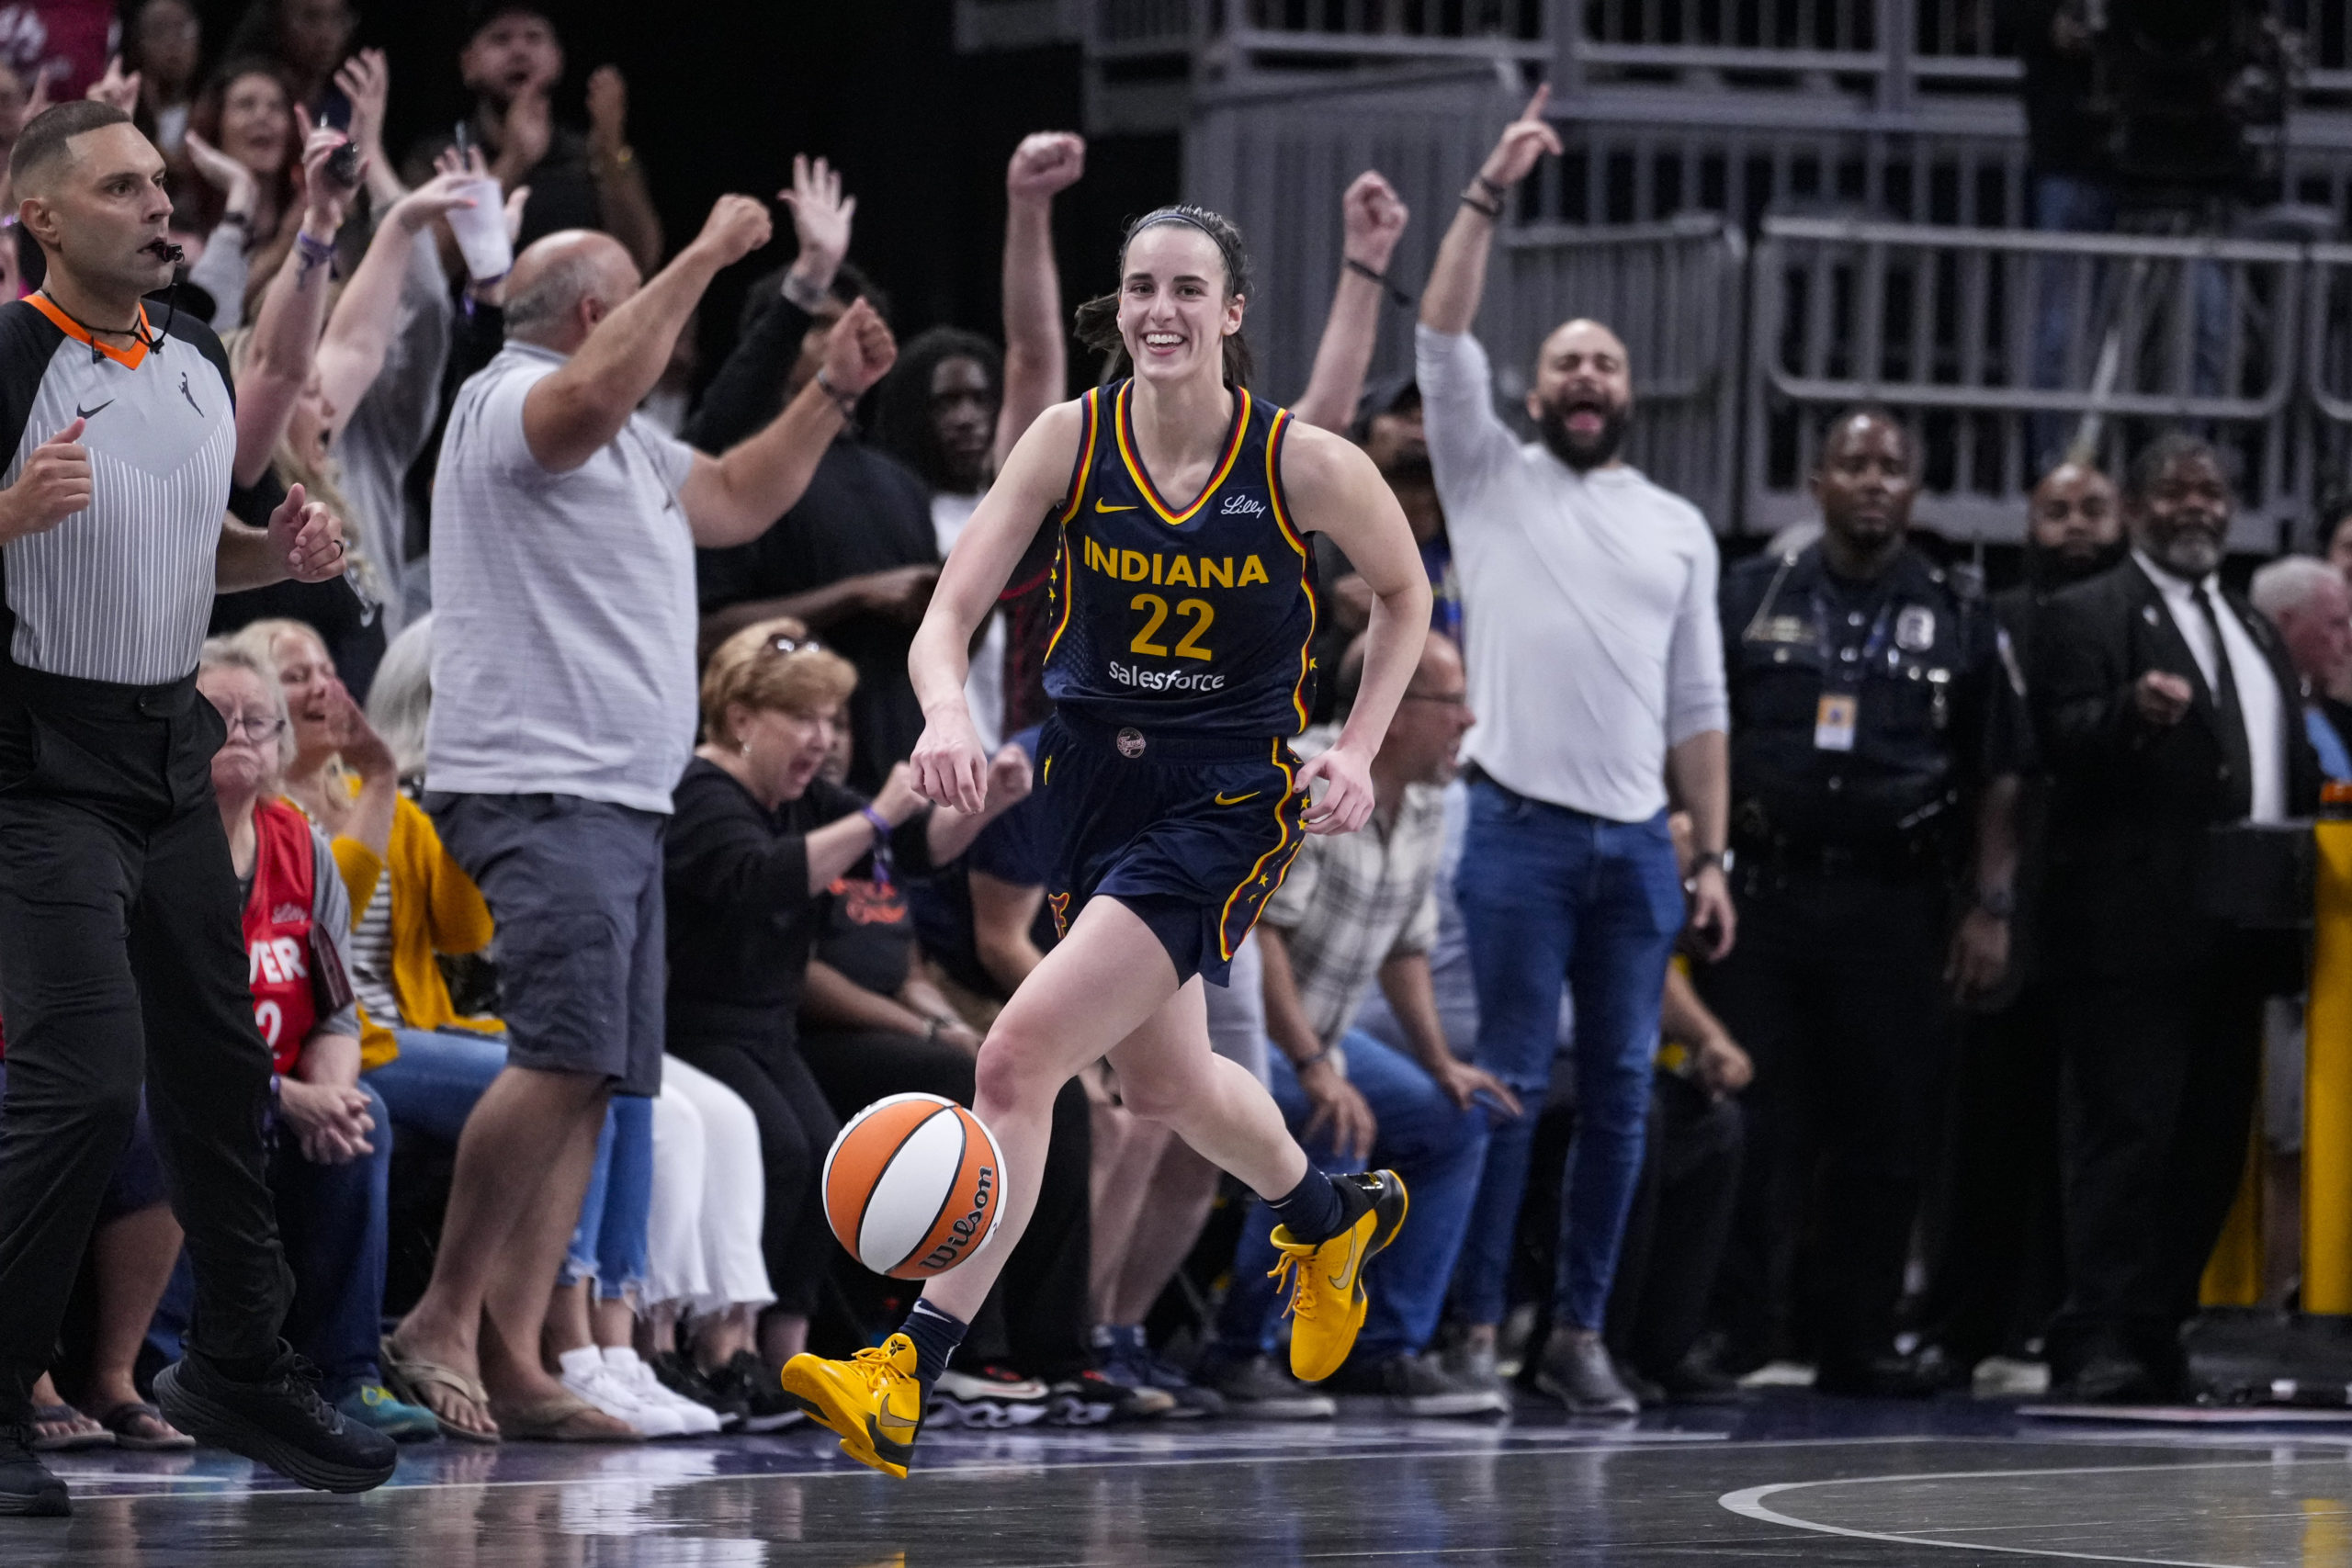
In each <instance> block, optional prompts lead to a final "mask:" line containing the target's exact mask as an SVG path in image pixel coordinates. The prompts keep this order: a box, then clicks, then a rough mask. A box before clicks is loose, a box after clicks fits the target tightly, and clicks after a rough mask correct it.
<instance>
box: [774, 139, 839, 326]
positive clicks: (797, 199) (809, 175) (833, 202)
mask: <svg viewBox="0 0 2352 1568" xmlns="http://www.w3.org/2000/svg"><path fill="white" fill-rule="evenodd" d="M775 194H776V199H777V200H778V201H781V202H783V203H784V205H785V206H786V208H787V209H790V211H791V213H792V233H793V237H794V238H795V239H797V240H798V241H799V242H800V256H799V259H798V260H797V261H795V262H794V263H793V264H792V270H793V271H794V272H795V273H797V274H800V275H801V276H802V277H803V280H804V281H805V282H806V283H807V284H808V286H809V288H812V289H813V290H814V291H815V292H817V293H820V294H821V293H823V292H824V291H825V290H826V289H828V288H831V287H832V286H833V274H834V273H836V272H838V271H840V270H841V265H842V259H843V258H844V257H846V256H847V255H848V254H849V233H850V222H851V220H853V219H854V218H855V217H856V216H857V197H854V196H843V195H842V176H841V173H840V171H838V170H836V169H835V168H834V167H833V166H832V165H831V164H828V163H826V162H825V160H823V159H822V158H811V157H809V156H808V155H807V154H806V153H802V152H795V153H794V154H793V155H792V188H791V189H789V190H780V191H778V192H776V193H775Z"/></svg>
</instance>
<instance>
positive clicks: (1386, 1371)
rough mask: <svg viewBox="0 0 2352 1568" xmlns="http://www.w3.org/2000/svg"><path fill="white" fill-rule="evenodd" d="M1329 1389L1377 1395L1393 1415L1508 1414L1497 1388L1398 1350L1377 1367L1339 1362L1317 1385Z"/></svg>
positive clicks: (1505, 1400)
mask: <svg viewBox="0 0 2352 1568" xmlns="http://www.w3.org/2000/svg"><path fill="white" fill-rule="evenodd" d="M1320 1386H1321V1387H1323V1388H1324V1389H1326V1390H1328V1391H1329V1392H1330V1393H1353V1394H1374V1395H1377V1396H1378V1397H1379V1398H1380V1400H1381V1401H1382V1403H1383V1404H1385V1406H1386V1407H1387V1411H1388V1414H1390V1415H1391V1416H1508V1415H1510V1397H1509V1396H1508V1395H1506V1394H1505V1393H1503V1391H1502V1390H1501V1389H1499V1388H1490V1387H1487V1386H1485V1385H1483V1384H1479V1383H1475V1382H1470V1381H1469V1380H1468V1379H1466V1378H1460V1377H1456V1376H1455V1375H1454V1374H1453V1373H1452V1372H1449V1371H1446V1370H1445V1368H1444V1367H1443V1366H1442V1365H1441V1364H1440V1363H1439V1362H1438V1360H1437V1359H1436V1358H1434V1357H1424V1356H1415V1355H1411V1354H1409V1353H1408V1354H1401V1355H1396V1356H1391V1357H1389V1358H1388V1359H1386V1360H1385V1361H1382V1362H1380V1363H1379V1364H1378V1365H1376V1366H1369V1367H1359V1366H1357V1365H1356V1364H1355V1363H1354V1362H1353V1361H1350V1362H1349V1363H1348V1364H1347V1365H1345V1366H1343V1367H1341V1368H1340V1370H1339V1371H1338V1372H1337V1373H1335V1374H1334V1375H1333V1376H1332V1377H1331V1378H1330V1379H1329V1381H1328V1382H1324V1383H1323V1384H1321V1385H1320Z"/></svg>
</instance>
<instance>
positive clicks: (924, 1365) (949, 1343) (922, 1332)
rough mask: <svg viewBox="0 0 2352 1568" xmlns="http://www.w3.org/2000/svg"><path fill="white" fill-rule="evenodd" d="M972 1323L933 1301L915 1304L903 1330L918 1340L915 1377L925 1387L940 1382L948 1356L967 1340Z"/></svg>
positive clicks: (902, 1326)
mask: <svg viewBox="0 0 2352 1568" xmlns="http://www.w3.org/2000/svg"><path fill="white" fill-rule="evenodd" d="M971 1326H972V1325H970V1324H968V1323H966V1322H965V1321H963V1320H962V1319H961V1318H956V1317H950V1316H948V1315H947V1314H945V1313H944V1312H942V1311H940V1310H939V1309H938V1308H937V1307H935V1306H933V1305H932V1304H931V1303H929V1302H917V1303H915V1310H914V1311H912V1312H910V1313H909V1314H907V1321H906V1322H905V1323H903V1324H901V1325H899V1333H901V1334H903V1335H905V1336H906V1337H908V1338H910V1339H911V1340H913V1341H914V1342H915V1377H916V1379H917V1380H918V1381H920V1382H922V1385H923V1386H924V1387H925V1388H929V1387H930V1386H931V1385H932V1384H933V1383H935V1382H938V1381H939V1374H940V1373H942V1372H944V1371H946V1370H947V1359H948V1358H949V1357H950V1356H953V1355H954V1354H955V1353H956V1347H957V1346H958V1345H961V1344H962V1343H964V1335H965V1333H966V1332H967V1330H969V1329H970V1327H971Z"/></svg>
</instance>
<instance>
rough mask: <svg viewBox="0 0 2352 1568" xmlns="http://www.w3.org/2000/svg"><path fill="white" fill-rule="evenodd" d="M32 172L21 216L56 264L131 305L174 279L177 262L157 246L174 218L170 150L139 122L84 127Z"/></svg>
mask: <svg viewBox="0 0 2352 1568" xmlns="http://www.w3.org/2000/svg"><path fill="white" fill-rule="evenodd" d="M28 174H30V175H31V178H30V179H29V180H28V183H27V184H26V185H25V186H20V187H19V188H18V190H17V197H18V198H19V200H18V204H17V214H18V217H19V218H20V219H21V220H22V221H23V223H24V224H25V226H26V227H27V228H28V229H30V230H31V231H32V232H33V237H34V238H35V239H37V240H39V241H40V243H41V247H42V249H43V250H45V251H47V252H48V253H49V254H50V255H51V256H52V257H54V258H56V261H55V263H53V265H62V266H63V267H65V268H66V269H67V270H68V271H70V272H71V273H73V275H74V277H75V278H76V279H78V280H79V281H80V282H81V283H82V284H83V285H84V286H85V288H91V289H93V290H94V291H97V292H101V293H105V294H109V295H120V296H122V297H123V299H124V309H125V310H129V309H130V301H132V300H135V299H137V298H138V296H140V295H141V294H150V293H153V291H155V290H156V289H158V288H163V287H164V285H165V284H167V283H169V282H170V281H171V280H172V264H171V263H170V261H168V260H166V259H165V258H164V256H162V255H160V254H157V253H156V252H155V250H154V249H153V246H155V245H157V244H158V243H164V241H165V233H166V231H167V230H168V229H169V228H170V227H171V220H172V197H171V193H170V192H169V191H167V190H165V189H164V155H163V154H162V153H160V152H156V151H155V146H154V143H153V142H151V141H148V140H147V138H145V137H144V136H141V134H140V133H139V130H138V128H137V127H135V126H132V125H128V124H122V125H102V126H99V127H98V128H97V129H96V130H85V131H84V132H82V134H81V135H79V136H76V137H74V138H73V139H72V140H70V141H67V142H66V144H65V153H64V155H63V156H62V157H60V158H58V159H57V160H56V161H54V162H53V163H47V164H43V165H42V166H41V167H40V168H39V169H38V170H35V171H28Z"/></svg>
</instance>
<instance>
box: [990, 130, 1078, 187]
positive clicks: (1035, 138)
mask: <svg viewBox="0 0 2352 1568" xmlns="http://www.w3.org/2000/svg"><path fill="white" fill-rule="evenodd" d="M1085 173H1086V139H1085V138H1084V137H1082V136H1079V135H1077V134H1075V133H1073V132H1071V131H1067V130H1040V131H1038V132H1036V133H1035V135H1031V136H1024V137H1023V138H1022V139H1021V145H1020V146H1018V147H1015V148H1014V149H1013V150H1012V162H1011V163H1010V164H1006V165H1005V169H1004V189H1005V194H1006V195H1007V196H1009V197H1012V199H1013V200H1015V201H1051V200H1052V199H1053V198H1054V197H1055V196H1056V195H1057V194H1058V193H1060V192H1062V191H1065V190H1068V189H1069V187H1070V186H1074V185H1076V184H1077V183H1078V181H1079V179H1080V176H1081V175H1084V174H1085Z"/></svg>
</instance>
